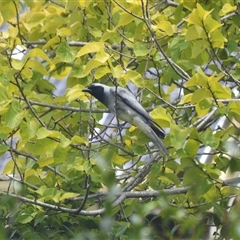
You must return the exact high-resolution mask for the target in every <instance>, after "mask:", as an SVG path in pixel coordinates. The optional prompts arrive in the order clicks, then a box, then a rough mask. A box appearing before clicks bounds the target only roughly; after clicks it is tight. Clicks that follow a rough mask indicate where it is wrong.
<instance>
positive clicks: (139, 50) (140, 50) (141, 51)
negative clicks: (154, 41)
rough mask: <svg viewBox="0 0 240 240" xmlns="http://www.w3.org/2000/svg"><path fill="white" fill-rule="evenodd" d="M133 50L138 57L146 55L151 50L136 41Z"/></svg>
mask: <svg viewBox="0 0 240 240" xmlns="http://www.w3.org/2000/svg"><path fill="white" fill-rule="evenodd" d="M133 50H134V53H135V55H136V56H137V57H140V56H146V55H147V54H148V52H149V50H148V49H147V48H146V47H145V46H144V45H143V44H142V43H140V42H136V43H134V46H133Z"/></svg>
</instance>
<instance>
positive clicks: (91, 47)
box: [77, 42, 104, 57]
mask: <svg viewBox="0 0 240 240" xmlns="http://www.w3.org/2000/svg"><path fill="white" fill-rule="evenodd" d="M102 48H104V44H103V43H102V42H92V43H88V44H86V45H85V46H83V47H82V48H81V49H80V51H79V52H78V53H77V57H81V56H83V55H86V54H88V53H94V52H99V51H100V50H101V49H102Z"/></svg>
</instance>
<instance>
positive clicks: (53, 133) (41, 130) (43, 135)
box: [37, 127, 60, 139]
mask: <svg viewBox="0 0 240 240" xmlns="http://www.w3.org/2000/svg"><path fill="white" fill-rule="evenodd" d="M59 135H60V133H59V132H58V131H50V130H48V129H46V128H45V127H41V128H39V129H38V131H37V139H44V138H46V137H49V136H51V137H59Z"/></svg>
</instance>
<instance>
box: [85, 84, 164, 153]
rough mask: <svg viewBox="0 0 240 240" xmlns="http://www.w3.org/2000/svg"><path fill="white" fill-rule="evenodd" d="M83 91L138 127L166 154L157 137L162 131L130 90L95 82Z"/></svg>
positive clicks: (162, 136) (161, 135) (160, 136)
mask: <svg viewBox="0 0 240 240" xmlns="http://www.w3.org/2000/svg"><path fill="white" fill-rule="evenodd" d="M83 92H88V93H90V94H91V95H93V96H94V97H95V98H97V99H98V100H99V101H100V102H101V103H103V104H104V105H105V106H106V107H107V108H108V109H109V110H110V112H112V113H114V114H115V115H116V116H117V118H119V119H121V120H123V121H126V122H128V123H130V124H132V125H135V126H136V127H138V128H139V129H140V130H141V131H142V132H143V133H144V134H145V135H147V136H148V137H149V138H150V139H151V140H152V142H153V143H154V144H155V145H156V146H157V147H158V149H159V150H160V151H161V153H163V154H164V155H168V150H167V149H166V147H165V146H164V145H163V143H162V141H161V140H160V139H159V138H164V136H165V134H164V131H163V130H162V129H161V127H160V126H159V125H158V124H157V123H156V122H155V121H154V120H153V119H152V118H151V117H150V116H149V114H148V113H147V112H146V110H145V109H144V108H143V107H142V106H141V104H140V103H139V102H138V101H137V100H136V98H135V97H134V95H133V94H132V93H131V92H130V91H128V90H127V89H125V88H122V87H109V86H107V85H104V84H100V83H95V84H92V85H90V86H89V87H88V88H85V89H83Z"/></svg>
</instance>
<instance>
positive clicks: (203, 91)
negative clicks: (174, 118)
mask: <svg viewBox="0 0 240 240" xmlns="http://www.w3.org/2000/svg"><path fill="white" fill-rule="evenodd" d="M211 97H212V93H211V92H210V91H209V90H208V89H207V88H200V89H197V90H196V91H195V92H194V93H193V96H192V101H191V103H192V104H195V103H198V102H200V101H201V100H202V99H206V98H211Z"/></svg>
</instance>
